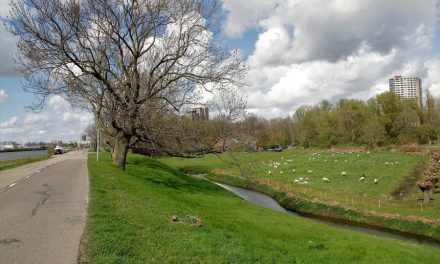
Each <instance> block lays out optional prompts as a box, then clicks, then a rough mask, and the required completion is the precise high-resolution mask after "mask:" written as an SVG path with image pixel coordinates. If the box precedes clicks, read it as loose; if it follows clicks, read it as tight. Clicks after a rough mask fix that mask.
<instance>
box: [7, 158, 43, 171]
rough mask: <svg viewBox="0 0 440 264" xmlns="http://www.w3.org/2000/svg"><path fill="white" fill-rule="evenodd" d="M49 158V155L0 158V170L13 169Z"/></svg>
mask: <svg viewBox="0 0 440 264" xmlns="http://www.w3.org/2000/svg"><path fill="white" fill-rule="evenodd" d="M49 158H50V156H40V157H28V158H23V159H14V160H0V171H3V170H8V169H13V168H16V167H20V166H23V165H26V164H29V163H34V162H37V161H42V160H46V159H49Z"/></svg>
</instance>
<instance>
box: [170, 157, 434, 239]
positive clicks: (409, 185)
mask: <svg viewBox="0 0 440 264" xmlns="http://www.w3.org/2000/svg"><path fill="white" fill-rule="evenodd" d="M228 159H229V162H228ZM429 160H430V157H429V156H428V155H422V154H416V153H401V152H385V151H377V152H370V151H347V150H345V151H342V150H325V151H324V150H316V149H315V150H313V149H311V150H303V149H299V150H287V151H284V152H261V153H241V154H239V155H236V156H234V157H227V156H226V155H207V156H205V157H204V158H201V159H189V160H188V159H176V158H165V159H162V161H163V162H165V163H167V164H169V165H171V166H173V167H175V168H177V169H179V170H181V171H186V170H189V171H191V170H194V171H195V170H197V169H199V170H200V171H201V172H205V173H206V172H209V173H211V174H212V175H215V176H212V177H213V178H211V179H213V180H216V181H221V182H225V183H229V184H232V185H240V186H242V187H249V182H254V183H259V184H262V185H265V186H269V187H270V188H271V191H266V193H268V194H271V195H272V193H271V192H272V191H278V192H282V193H287V194H293V195H294V196H295V197H299V198H303V199H306V201H310V202H313V203H322V204H327V205H331V206H335V207H341V208H344V209H346V210H355V211H358V212H362V213H363V214H365V215H374V214H376V213H377V214H380V215H381V216H382V218H383V217H385V218H387V217H388V214H390V215H394V216H395V217H400V216H403V217H407V218H408V219H417V220H421V221H425V222H429V223H433V222H435V223H434V225H436V223H437V222H438V221H439V220H440V215H439V213H438V212H439V211H440V194H436V195H435V197H434V200H433V201H431V202H430V203H428V204H424V203H423V201H422V200H421V198H422V193H421V192H420V191H419V190H418V189H417V187H416V185H415V183H416V182H417V180H419V179H420V178H421V177H422V176H423V172H424V170H425V169H426V167H427V163H428V161H429ZM233 163H235V165H234V164H233ZM237 164H239V165H237ZM230 176H233V177H235V178H236V179H235V180H234V179H232V178H231V177H230ZM361 177H364V180H360V178H361ZM323 178H327V179H328V181H324V180H323ZM238 179H239V180H240V181H238ZM243 180H244V181H243ZM375 180H377V183H375ZM256 190H258V191H263V192H265V191H264V190H262V188H261V187H259V189H256ZM314 213H315V212H314ZM318 214H319V212H318ZM344 214H345V211H344ZM395 217H394V218H395ZM407 229H409V230H413V229H414V228H412V227H411V228H409V227H408V228H407ZM426 232H428V233H432V231H431V230H430V231H428V230H426ZM436 233H438V232H437V231H436Z"/></svg>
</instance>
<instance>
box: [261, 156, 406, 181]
mask: <svg viewBox="0 0 440 264" xmlns="http://www.w3.org/2000/svg"><path fill="white" fill-rule="evenodd" d="M321 153H322V152H321ZM366 153H367V154H370V152H369V151H368V152H366ZM344 154H346V153H344V152H336V153H333V154H332V157H336V155H344ZM348 154H353V152H351V151H350V152H348ZM320 156H321V154H320V153H312V157H310V158H309V161H314V160H316V159H317V158H319V157H320ZM356 156H357V157H360V154H357V155H356ZM293 157H296V155H293ZM281 160H282V161H281V162H278V161H274V162H270V163H269V164H268V166H269V167H271V168H273V169H274V171H272V170H269V171H268V174H269V176H272V175H273V174H274V172H275V170H278V169H280V170H279V174H280V175H283V174H284V171H283V170H281V167H282V166H283V165H288V164H289V163H293V162H294V161H293V160H292V159H287V160H284V157H281ZM322 161H323V162H328V158H327V159H323V160H322ZM338 161H339V160H338V159H334V162H338ZM344 162H347V159H344ZM263 163H265V162H263ZM385 165H399V163H398V162H397V161H396V162H388V161H387V162H385ZM292 173H296V169H292ZM307 173H309V174H310V173H313V170H307ZM347 175H348V173H347V172H346V171H343V172H341V176H347ZM366 178H367V177H366V176H365V174H362V175H361V176H360V177H359V182H364V181H365V180H366ZM322 181H323V182H325V183H330V178H329V177H323V178H322ZM293 183H295V184H309V183H311V181H310V179H309V178H307V177H299V178H296V179H294V180H293ZM372 183H374V184H378V183H379V180H378V179H377V178H375V179H373V180H372Z"/></svg>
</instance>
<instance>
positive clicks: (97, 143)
mask: <svg viewBox="0 0 440 264" xmlns="http://www.w3.org/2000/svg"><path fill="white" fill-rule="evenodd" d="M96 162H99V128H98V132H97V133H96Z"/></svg>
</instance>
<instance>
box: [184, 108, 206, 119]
mask: <svg viewBox="0 0 440 264" xmlns="http://www.w3.org/2000/svg"><path fill="white" fill-rule="evenodd" d="M185 116H186V117H187V118H189V119H191V120H208V119H209V109H208V107H196V108H191V109H189V110H188V111H186V114H185Z"/></svg>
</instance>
